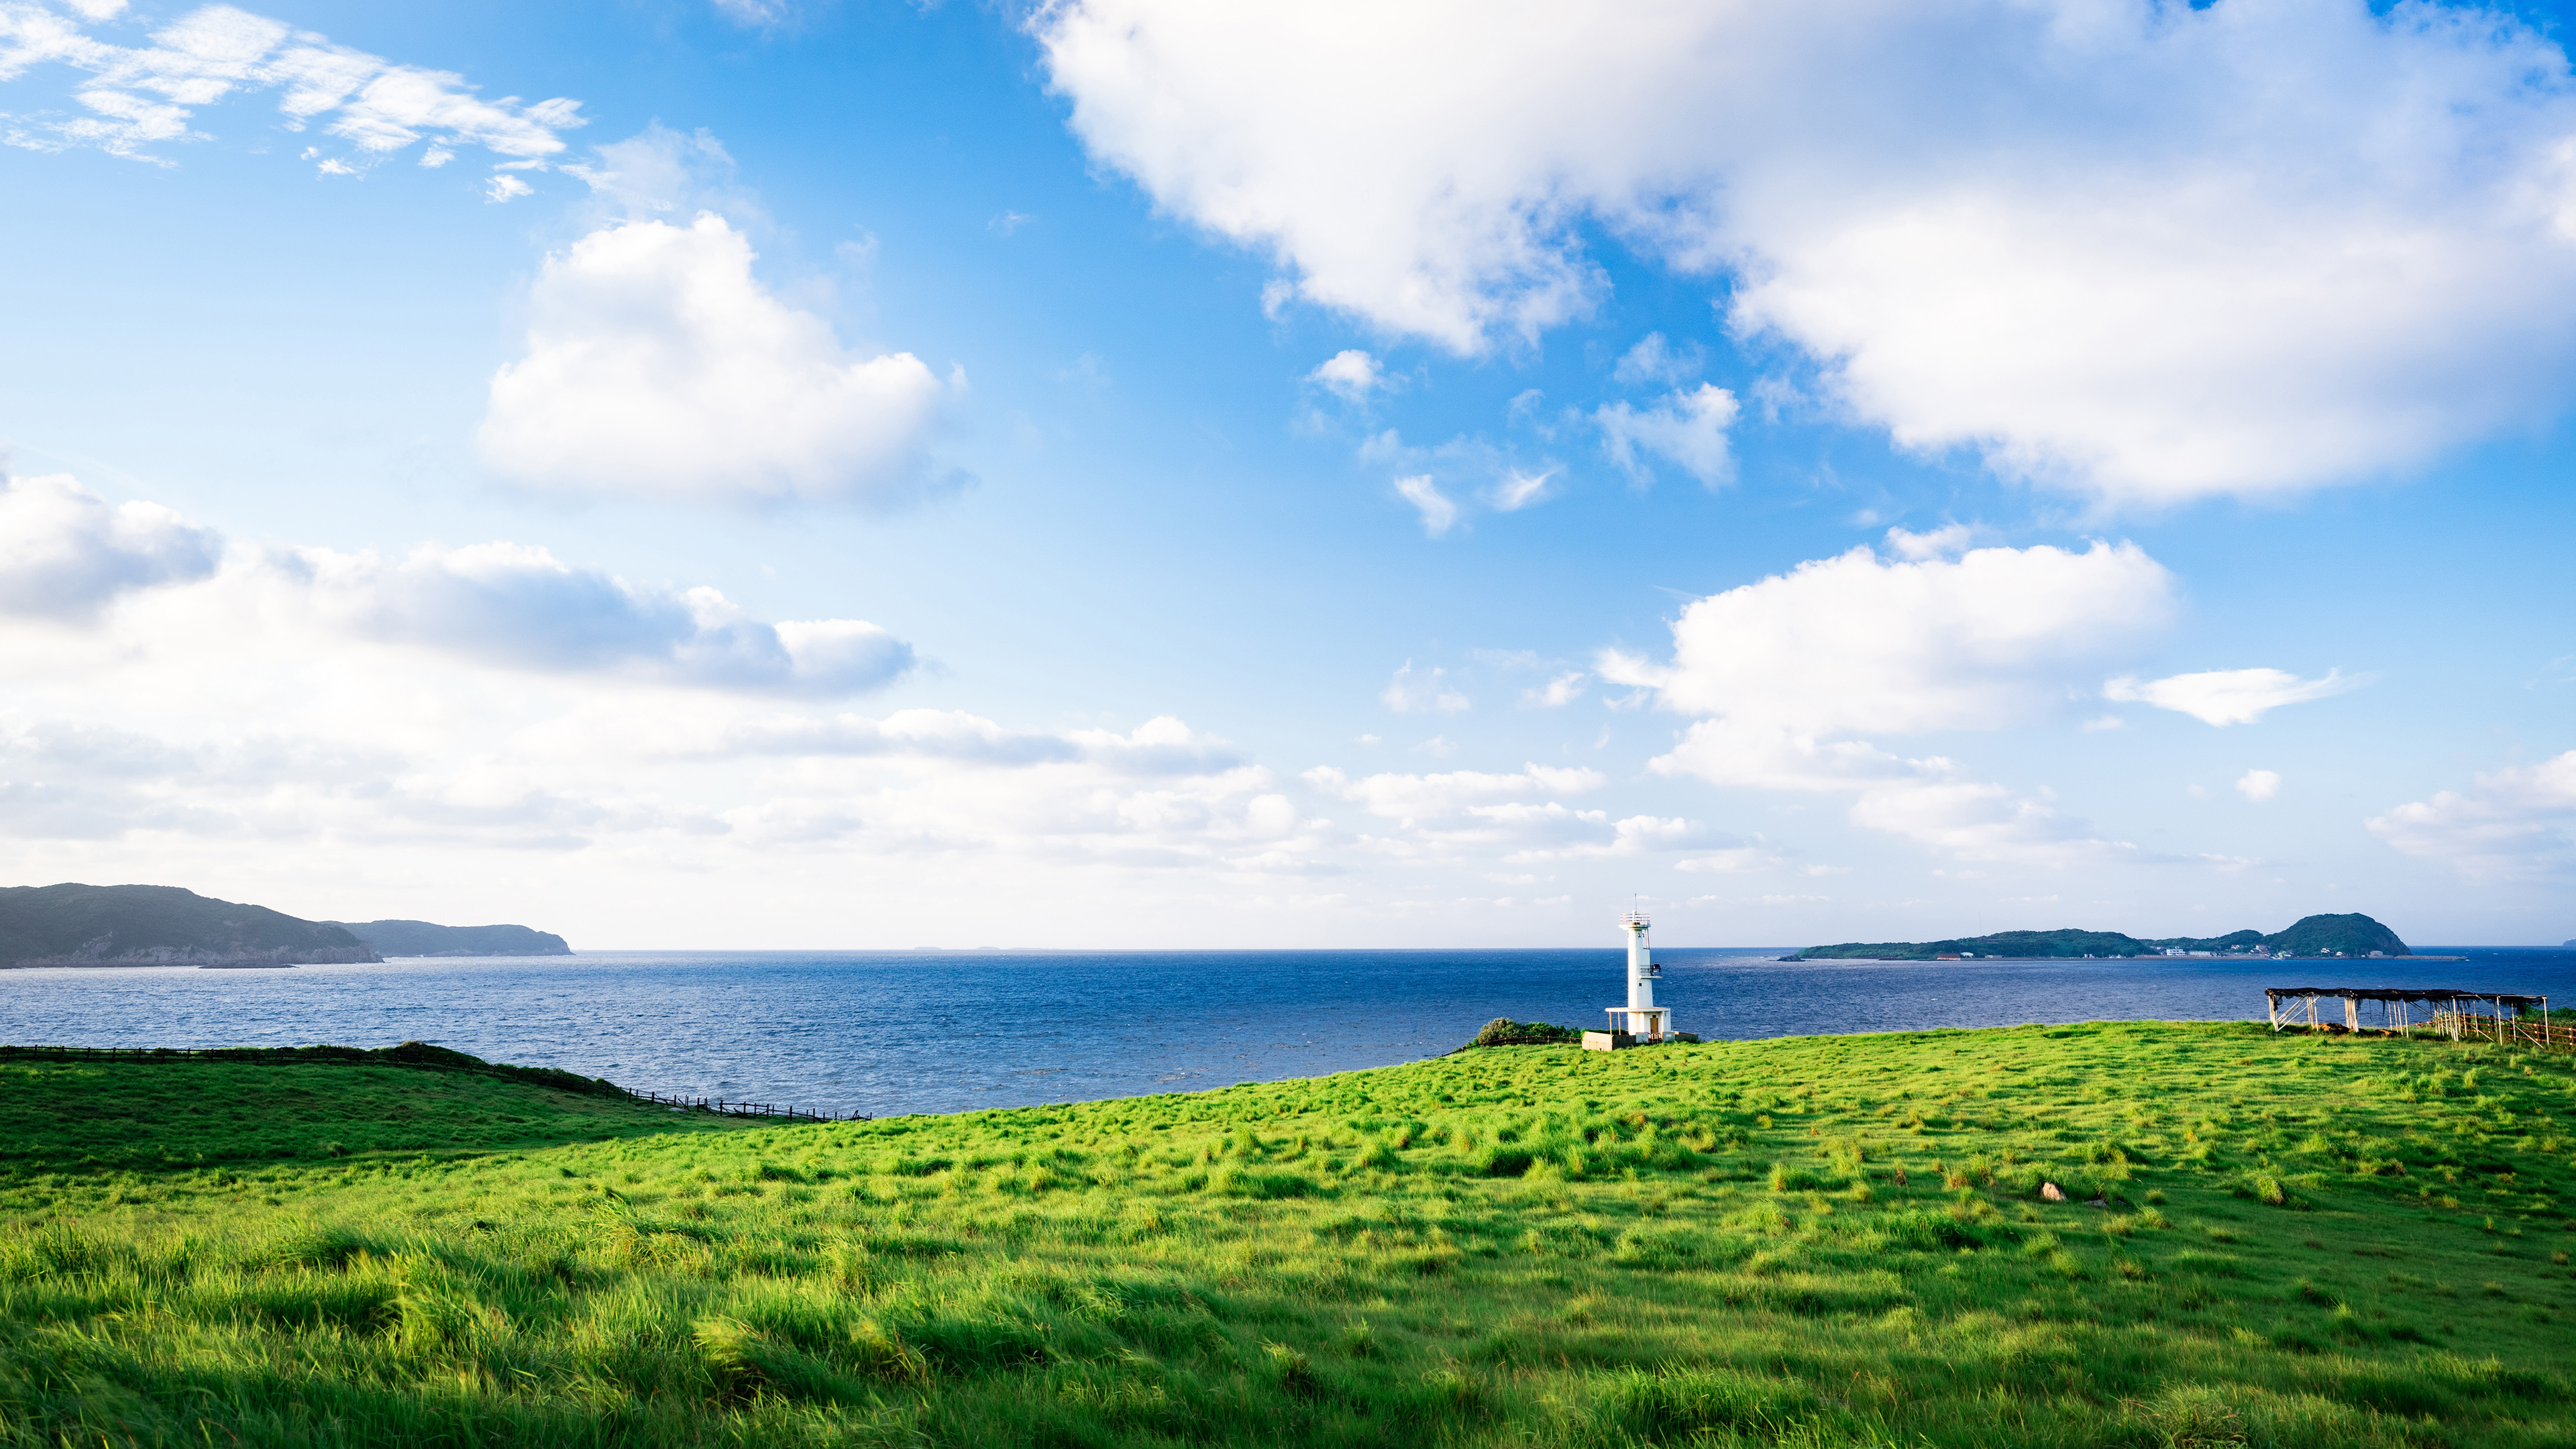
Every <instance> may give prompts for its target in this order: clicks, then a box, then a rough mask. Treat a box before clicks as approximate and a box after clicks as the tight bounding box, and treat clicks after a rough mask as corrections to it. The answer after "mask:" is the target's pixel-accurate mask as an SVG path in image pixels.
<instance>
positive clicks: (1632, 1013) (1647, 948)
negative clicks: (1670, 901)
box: [1583, 911, 1673, 1048]
mask: <svg viewBox="0 0 2576 1449" xmlns="http://www.w3.org/2000/svg"><path fill="white" fill-rule="evenodd" d="M1619 925H1620V926H1621V928H1622V929H1624V930H1626V931H1627V933H1628V1004H1627V1005H1625V1006H1613V1007H1608V1008H1605V1009H1606V1010H1607V1011H1608V1012H1609V1013H1610V1029H1609V1030H1608V1031H1606V1032H1586V1033H1584V1037H1583V1044H1584V1045H1585V1046H1592V1045H1594V1038H1596V1037H1598V1038H1600V1039H1601V1040H1600V1043H1599V1045H1600V1046H1602V1047H1605V1048H1606V1047H1622V1046H1629V1045H1632V1044H1634V1043H1636V1042H1640V1041H1650V1042H1651V1041H1662V1040H1663V1039H1664V1038H1665V1037H1668V1036H1670V1035H1672V1032H1673V1012H1672V1008H1671V1007H1668V1006H1657V1005H1656V1004H1655V983H1656V982H1657V981H1658V980H1660V979H1662V977H1663V974H1664V968H1663V967H1661V966H1658V965H1656V964H1655V952H1654V948H1653V946H1652V945H1651V944H1649V943H1648V941H1647V939H1646V932H1647V931H1648V929H1649V928H1651V927H1652V926H1653V925H1654V922H1653V921H1651V920H1649V919H1647V917H1646V913H1645V912H1644V911H1630V912H1628V913H1627V914H1626V915H1623V916H1621V917H1620V918H1619Z"/></svg>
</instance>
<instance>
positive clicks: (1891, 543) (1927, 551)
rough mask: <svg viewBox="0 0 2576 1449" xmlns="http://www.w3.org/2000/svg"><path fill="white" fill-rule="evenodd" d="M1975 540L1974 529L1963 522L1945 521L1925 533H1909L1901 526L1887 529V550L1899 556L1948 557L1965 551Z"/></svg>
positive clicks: (1920, 557)
mask: <svg viewBox="0 0 2576 1449" xmlns="http://www.w3.org/2000/svg"><path fill="white" fill-rule="evenodd" d="M1975 540H1976V532H1975V530H1973V529H1971V528H1969V527H1968V525H1966V524H1964V523H1945V524H1943V525H1942V526H1940V527H1939V528H1935V529H1932V530H1931V531H1929V532H1926V533H1909V532H1907V531H1906V530H1904V529H1902V528H1891V529H1889V530H1888V531H1887V547H1888V550H1889V551H1890V552H1892V553H1894V554H1895V555H1896V556H1897V557H1899V558H1910V559H1926V558H1949V557H1952V556H1953V555H1956V554H1960V553H1964V552H1966V551H1967V548H1968V545H1969V544H1970V543H1972V542H1974V541H1975Z"/></svg>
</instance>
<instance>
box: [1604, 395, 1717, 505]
mask: <svg viewBox="0 0 2576 1449" xmlns="http://www.w3.org/2000/svg"><path fill="white" fill-rule="evenodd" d="M1735 414H1736V405H1735V394H1733V393H1731V392H1728V391H1727V390H1726V389H1725V388H1722V387H1717V386H1714V385H1712V384H1709V383H1705V382H1704V383H1701V384H1700V385H1699V386H1698V387H1697V388H1695V389H1693V390H1691V391H1689V392H1677V393H1674V394H1673V395H1672V396H1671V397H1670V398H1667V399H1666V400H1665V401H1664V402H1663V403H1662V405H1660V406H1657V407H1652V408H1647V409H1644V410H1642V411H1640V410H1639V409H1637V408H1634V407H1631V406H1629V405H1628V404H1627V403H1624V402H1615V403H1607V404H1604V405H1603V406H1602V407H1601V408H1599V409H1598V410H1596V411H1595V412H1594V413H1593V414H1592V420H1593V421H1594V422H1595V423H1597V424H1599V425H1600V428H1601V448H1602V451H1603V452H1605V453H1607V454H1609V456H1610V461H1611V462H1613V463H1616V464H1618V465H1619V469H1620V471H1621V472H1624V473H1626V474H1627V475H1628V476H1629V477H1630V478H1631V479H1633V480H1635V481H1636V482H1639V483H1644V482H1647V481H1649V480H1650V479H1651V478H1652V477H1653V476H1654V470H1652V469H1651V468H1648V467H1647V466H1646V464H1645V461H1644V460H1643V459H1641V458H1639V457H1638V456H1637V455H1638V453H1639V452H1640V451H1643V452H1647V453H1652V454H1654V455H1655V456H1656V457H1659V458H1662V459H1663V460H1665V461H1666V462H1668V463H1671V464H1673V465H1674V466H1675V467H1678V468H1680V469H1681V470H1682V471H1683V472H1685V473H1688V474H1689V475H1691V476H1692V477H1694V478H1696V479H1698V480H1699V481H1700V482H1701V483H1703V484H1706V485H1707V486H1709V487H1711V488H1715V487H1717V486H1719V485H1720V484H1723V483H1728V482H1732V481H1733V480H1734V478H1735V457H1734V454H1733V453H1732V452H1731V451H1730V450H1729V448H1728V445H1727V439H1726V430H1727V428H1728V427H1729V426H1730V425H1732V424H1733V423H1734V421H1735Z"/></svg>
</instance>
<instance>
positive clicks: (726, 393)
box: [0, 0, 2576, 947]
mask: <svg viewBox="0 0 2576 1449" xmlns="http://www.w3.org/2000/svg"><path fill="white" fill-rule="evenodd" d="M2556 23H2557V22H2556V20H2555V18H2554V17H2553V16H2551V15H2549V14H2547V13H2543V12H2530V11H2526V12H2523V13H2522V18H2520V19H2514V18H2508V17H2506V16H2503V15H2500V14H2498V13H2496V12H2488V11H2481V10H2475V9H2468V8H2437V7H2421V8H2419V7H2400V8H2397V9H2394V10H2382V11H2381V12H2379V13H2377V14H2374V13H2373V12H2372V11H2370V10H2368V9H2366V8H2363V7H2360V6H2353V5H2340V4H2330V3H2324V0H2260V3H2240V0H2221V3H2219V4H2217V5H2213V6H2208V7H2203V8H2199V9H2181V8H2162V7H2155V6H2147V5H2138V4H2128V3H2112V0H2061V3H2057V4H2051V5H2040V6H2026V5H2024V6H2004V5H1960V6H1955V7H1945V8H1942V9H1938V10H1934V9H1929V8H1924V7H1896V6H1871V5H1855V6H1847V7H1839V8H1836V9H1830V10H1812V11H1802V12H1800V13H1799V14H1797V15H1790V14H1778V15H1771V14H1747V13H1739V12H1738V11H1735V10H1732V9H1728V8H1724V7H1713V6H1689V5H1678V6H1667V5H1660V4H1656V5H1641V6H1637V7H1634V8H1633V9H1630V10H1627V11H1624V12H1623V14H1622V16H1621V19H1620V23H1619V24H1617V25H1616V26H1609V25H1604V24H1602V23H1601V22H1600V21H1599V20H1598V18H1597V16H1595V15H1594V14H1593V13H1591V12H1584V11H1580V10H1579V9H1576V8H1573V7H1564V8H1550V7H1543V6H1504V7H1500V8H1499V9H1497V8H1495V7H1491V6H1482V7H1473V8H1469V7H1452V6H1442V5H1426V6H1422V7H1415V8H1411V9H1408V10H1406V11H1403V12H1400V13H1392V14H1390V13H1385V12H1383V10H1382V7H1368V6H1340V5H1304V6H1296V7H1233V8H1219V7H1204V6H1196V5H1188V4H1180V3H1166V0H1084V3H1070V0H1068V3H1064V4H1060V5H1057V6H1054V7H1052V8H1048V9H1044V10H1037V11H1031V10H1028V9H1026V8H1015V7H995V6H974V5H968V4H964V3H950V4H947V5H941V6H932V7H928V8H924V7H919V6H915V5H909V4H876V5H870V4H859V3H840V4H802V3H795V0H729V3H693V0H692V3H680V0H674V3H669V4H654V5H647V4H623V5H616V4H609V5H581V4H565V5H559V6H549V7H536V8H533V9H532V8H531V7H503V6H477V5H458V6H441V7H427V8H420V7H415V9H414V11H411V12H402V13H392V12H387V11H385V10H384V9H383V7H351V6H334V5H301V6H299V5H279V4H270V5H264V6H259V7H252V8H246V9H231V8H227V7H197V6H190V5H154V4H149V3H131V0H130V3H123V4H119V3H116V0H80V3H74V0H5V3H0V141H5V142H6V143H7V144H6V145H5V146H0V179H4V180H5V185H6V187H7V194H8V195H9V196H10V197H11V198H12V201H13V203H14V205H13V207H12V211H13V213H14V214H15V215H16V216H17V217H18V218H20V224H19V225H17V226H15V227H13V228H11V229H10V231H9V234H8V241H7V255H8V257H9V259H10V263H11V264H10V265H9V266H7V267H6V268H0V319H5V320H0V327H5V328H6V329H7V333H8V342H9V345H8V346H6V347H5V348H0V444H5V447H6V449H7V468H8V473H9V486H8V492H7V494H6V496H5V498H0V681H5V684H0V854H5V857H6V859H7V861H8V869H7V875H8V877H9V878H10V879H13V880H16V881H20V882H24V883H44V882H49V881H53V880H60V879H83V880H92V881H127V880H142V881H157V882H166V883H174V884H186V885H189V886H192V887H194V888H196V889H199V890H201V891H205V892H207V893H209V894H215V895H221V896H226V897H229V898H234V899H248V900H256V901H259V902H262V903H264V904H268V905H272V906H276V907H278V908H280V909H285V910H289V911H293V912H295V913H298V914H302V915H308V916H315V917H335V918H372V917H378V916H417V917H425V918H429V919H436V920H448V921H459V922H480V921H485V920H521V921H526V922H528V923H530V924H534V925H537V926H540V927H543V928H546V929H553V930H559V931H562V932H564V933H565V934H566V935H568V936H570V937H572V938H573V939H574V941H575V943H576V945H590V946H595V947H610V946H674V947H676V946H781V947H785V946H854V947H857V946H891V947H902V946H912V945H925V944H943V945H954V946H972V945H984V944H1001V945H1016V944H1028V945H1060V946H1119V945H1134V946H1258V945H1286V946H1301V945H1317V946H1322V945H1390V946H1393V945H1440V944H1459V945H1465V944H1477V945H1510V944H1532V945H1536V944H1556V943H1581V942H1598V941H1602V940H1607V939H1610V937H1609V936H1608V935H1607V933H1606V932H1605V931H1604V930H1603V928H1602V923H1603V922H1604V921H1606V920H1608V919H1609V918H1610V917H1611V916H1612V915H1614V914H1615V912H1616V911H1617V910H1618V909H1620V908H1622V907H1624V906H1625V905H1626V904H1627V903H1628V902H1629V901H1630V899H1631V898H1633V897H1643V898H1644V899H1645V900H1646V901H1647V902H1648V903H1650V904H1651V905H1652V908H1653V909H1654V910H1655V911H1656V912H1657V913H1658V920H1659V922H1661V923H1662V926H1661V929H1662V931H1663V935H1664V939H1667V940H1670V941H1674V942H1678V943H1707V944H1805V943H1808V942H1813V941H1821V940H1844V939H1887V938H1903V937H1923V936H1932V935H1948V934H1964V933H1971V932H1977V931H1985V930H1994V929H2004V928H2010V927H2021V926H2054V925H2081V926H2089V927H2101V928H2112V929H2124V930H2131V931H2136V932H2139V933H2144V934H2167V933H2178V932H2189V931H2200V930H2207V931H2209V932H2213V933H2214V932H2218V931H2224V930H2230V929H2235V928H2238V927H2241V926H2248V925H2251V926H2256V927H2259V928H2262V929H2267V930H2270V929H2277V928H2279V927H2280V926H2281V925H2284V924H2286V923H2287V922H2288V921H2290V920H2291V919H2293V918H2295V917H2297V916H2299V915H2303V914H2307V913H2310V912H2313V911H2327V910H2363V911H2368V912H2369V913H2371V914H2373V915H2376V916H2379V917H2381V918H2382V919H2384V920H2387V921H2388V922H2389V923H2390V924H2392V925H2393V926H2395V927H2396V928H2397V929H2398V930H2399V931H2400V932H2401V934H2404V935H2405V936H2407V937H2408V938H2409V939H2412V940H2417V941H2425V942H2455V943H2472V942H2478V943H2484V942H2530V941H2548V942H2555V941H2557V940H2559V939H2562V938H2564V937H2567V936H2569V935H2576V914H2570V913H2569V912H2568V910H2567V909H2566V908H2565V906H2564V905H2563V902H2564V900H2565V899H2566V898H2567V889H2566V888H2567V885H2568V881H2569V873H2570V871H2571V868H2576V850H2571V846H2570V833H2569V832H2570V828H2571V823H2576V734H2572V733H2571V728H2570V706H2571V704H2576V629H2571V627H2570V626H2569V624H2568V623H2567V621H2568V619H2569V618H2570V617H2571V614H2576V610H2571V608H2570V604H2571V599H2570V593H2571V587H2570V584H2569V582H2568V579H2569V571H2568V569H2567V567H2566V563H2565V554H2566V541H2567V540H2568V539H2569V538H2570V537H2571V534H2572V533H2576V530H2571V528H2570V526H2569V525H2570V523H2571V519H2570V516H2569V515H2570V511H2571V505H2570V502H2569V501H2568V500H2569V489H2568V488H2567V487H2566V484H2565V478H2566V474H2567V469H2568V464H2569V460H2570V454H2571V443H2572V442H2576V439H2571V435H2570V431H2569V413H2568V408H2567V403H2568V401H2569V398H2570V395H2571V392H2576V167H2571V166H2570V164H2569V163H2568V161H2567V160H2566V157H2567V156H2568V155H2569V154H2576V153H2571V143H2576V90H2571V86H2570V82H2569V77H2568V71H2567V59H2566V56H2565V54H2564V53H2563V51H2562V50H2561V49H2560V48H2559V43H2558V41H2557V39H2556V36H2557V31H2556V29H2555V26H2556Z"/></svg>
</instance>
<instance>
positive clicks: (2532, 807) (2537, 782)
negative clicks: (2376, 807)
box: [2367, 750, 2576, 881]
mask: <svg viewBox="0 0 2576 1449" xmlns="http://www.w3.org/2000/svg"><path fill="white" fill-rule="evenodd" d="M2367 823H2368V825H2369V827H2370V832H2371V833H2372V834H2373V835H2376V836H2378V837H2379V838H2380V839H2381V840H2384V841H2386V842H2388V844H2389V845H2390V846H2391V847H2393V848H2395V849H2397V850H2399V851H2402V852H2404V853H2405V854H2408V855H2412V856H2417V857H2420V858H2423V859H2427V860H2447V861H2449V862H2450V863H2451V864H2452V866H2453V867H2454V868H2455V869H2457V870H2458V871H2459V873H2460V874H2461V875H2463V876H2465V877H2467V878H2469V879H2471V880H2482V881H2532V880H2546V879H2553V878H2557V877H2560V876H2563V875H2565V874H2566V873H2567V872H2568V871H2569V869H2570V868H2571V867H2576V832H2571V827H2576V750H2570V751H2568V752H2567V753H2565V754H2563V755H2559V756H2557V757H2555V758H2553V759H2548V760H2543V761H2541V762H2540V763H2539V764H2536V765H2515V766H2511V767H2508V768H2506V769H2502V770H2497V771H2495V772H2493V773H2491V774H2484V775H2480V776H2478V777H2477V783H2476V785H2475V786H2474V787H2472V788H2471V789H2468V790H2465V791H2460V790H2443V791H2440V792H2438V793H2436V794H2435V795H2434V796H2433V798H2432V799H2430V800H2419V801H2415V802H2413V803H2411V804H2406V805H2400V806H2398V807H2397V808H2396V809H2394V810H2391V811H2389V812H2388V813H2387V814H2385V815H2381V816H2376V817H2373V818H2372V819H2371V820H2370V821H2368V822H2367Z"/></svg>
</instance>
